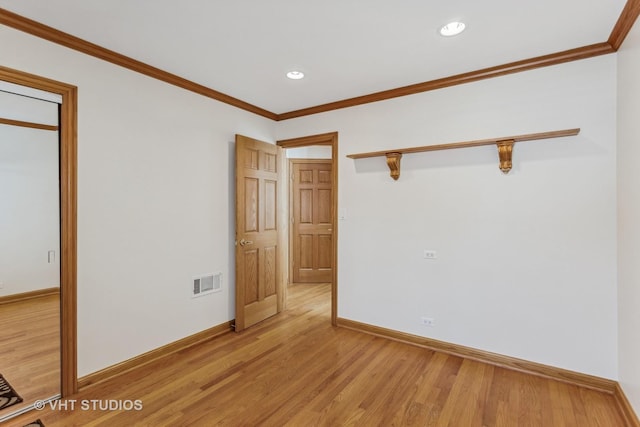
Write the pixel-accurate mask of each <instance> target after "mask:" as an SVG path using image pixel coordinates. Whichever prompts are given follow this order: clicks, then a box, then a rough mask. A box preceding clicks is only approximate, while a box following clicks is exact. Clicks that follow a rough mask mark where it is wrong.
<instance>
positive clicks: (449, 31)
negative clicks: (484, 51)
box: [440, 21, 466, 37]
mask: <svg viewBox="0 0 640 427" xmlns="http://www.w3.org/2000/svg"><path fill="white" fill-rule="evenodd" d="M465 27H466V25H465V24H464V22H457V21H454V22H449V23H448V24H447V25H444V26H443V27H442V28H440V34H441V35H443V36H445V37H451V36H457V35H458V34H460V33H461V32H463V31H464V29H465Z"/></svg>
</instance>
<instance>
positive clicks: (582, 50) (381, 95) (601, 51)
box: [0, 0, 640, 121]
mask: <svg viewBox="0 0 640 427" xmlns="http://www.w3.org/2000/svg"><path fill="white" fill-rule="evenodd" d="M638 15H640V0H627V3H626V4H625V7H624V9H623V11H622V13H621V15H620V17H619V18H618V21H617V23H616V25H615V27H614V28H613V30H612V32H611V35H610V36H609V39H608V41H606V42H602V43H596V44H592V45H588V46H583V47H579V48H575V49H569V50H565V51H562V52H557V53H552V54H549V55H543V56H538V57H535V58H529V59H523V60H520V61H516V62H510V63H507V64H502V65H497V66H494V67H489V68H483V69H481V70H476V71H471V72H467V73H463V74H457V75H454V76H449V77H444V78H440V79H436V80H430V81H426V82H422V83H416V84H413V85H408V86H403V87H399V88H395V89H388V90H384V91H381V92H375V93H372V94H368V95H362V96H357V97H354V98H348V99H343V100H340V101H334V102H330V103H326V104H321V105H316V106H313V107H308V108H303V109H299V110H294V111H289V112H285V113H281V114H276V113H273V112H271V111H268V110H265V109H263V108H260V107H258V106H256V105H253V104H249V103H247V102H245V101H242V100H240V99H237V98H234V97H232V96H229V95H226V94H224V93H222V92H218V91H217V90H214V89H211V88H208V87H206V86H203V85H201V84H198V83H195V82H193V81H190V80H187V79H185V78H183V77H180V76H177V75H175V74H171V73H169V72H167V71H164V70H161V69H159V68H156V67H153V66H151V65H148V64H145V63H143V62H141V61H138V60H136V59H133V58H130V57H128V56H125V55H122V54H120V53H117V52H114V51H112V50H109V49H106V48H104V47H101V46H99V45H96V44H94V43H91V42H88V41H86V40H83V39H80V38H79V37H76V36H73V35H71V34H68V33H65V32H62V31H59V30H56V29H55V28H52V27H49V26H47V25H44V24H41V23H39V22H36V21H33V20H31V19H29V18H26V17H23V16H21V15H18V14H15V13H13V12H10V11H8V10H6V9H2V8H0V24H2V25H6V26H8V27H12V28H14V29H17V30H20V31H23V32H26V33H28V34H31V35H34V36H36V37H40V38H42V39H45V40H48V41H51V42H53V43H56V44H59V45H62V46H65V47H68V48H70V49H73V50H76V51H78V52H82V53H85V54H87V55H91V56H93V57H96V58H99V59H102V60H105V61H108V62H111V63H113V64H116V65H119V66H122V67H124V68H127V69H129V70H132V71H135V72H138V73H141V74H144V75H146V76H149V77H152V78H155V79H158V80H161V81H164V82H166V83H169V84H172V85H174V86H178V87H180V88H182V89H185V90H188V91H191V92H195V93H197V94H199V95H202V96H206V97H208V98H211V99H215V100H217V101H220V102H223V103H225V104H228V105H232V106H234V107H237V108H240V109H242V110H245V111H249V112H251V113H254V114H257V115H259V116H262V117H265V118H268V119H271V120H276V121H282V120H289V119H293V118H297V117H303V116H309V115H313V114H319V113H324V112H328V111H333V110H338V109H343V108H348V107H355V106H358V105H363V104H368V103H372V102H378V101H383V100H387V99H392V98H398V97H402V96H408V95H414V94H417V93H422V92H427V91H431V90H436V89H442V88H445V87H450V86H456V85H461V84H465V83H471V82H475V81H479V80H484V79H490V78H494V77H500V76H504V75H508V74H514V73H519V72H522V71H528V70H532V69H535V68H542V67H548V66H551V65H556V64H561V63H565V62H570V61H577V60H581V59H587V58H591V57H595V56H599V55H606V54H609V53H614V52H616V51H617V50H618V49H619V48H620V46H621V45H622V43H623V41H624V39H625V37H626V36H627V34H628V33H629V31H630V30H631V28H632V27H633V24H634V22H635V21H636V19H637V17H638Z"/></svg>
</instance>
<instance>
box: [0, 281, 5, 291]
mask: <svg viewBox="0 0 640 427" xmlns="http://www.w3.org/2000/svg"><path fill="white" fill-rule="evenodd" d="M2 288H4V282H3V281H2V280H0V289H2Z"/></svg>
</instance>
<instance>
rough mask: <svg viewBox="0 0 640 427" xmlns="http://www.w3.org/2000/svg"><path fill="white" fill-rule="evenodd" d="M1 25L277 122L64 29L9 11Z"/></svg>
mask: <svg viewBox="0 0 640 427" xmlns="http://www.w3.org/2000/svg"><path fill="white" fill-rule="evenodd" d="M0 24H2V25H6V26H8V27H11V28H14V29H16V30H19V31H23V32H25V33H28V34H31V35H33V36H36V37H40V38H42V39H45V40H48V41H50V42H53V43H56V44H59V45H61V46H65V47H68V48H69V49H73V50H76V51H78V52H82V53H85V54H87V55H90V56H93V57H95V58H99V59H102V60H105V61H107V62H111V63H112V64H115V65H119V66H121V67H124V68H127V69H129V70H132V71H135V72H137V73H140V74H144V75H146V76H149V77H152V78H154V79H158V80H160V81H163V82H165V83H169V84H171V85H174V86H178V87H179V88H182V89H186V90H188V91H191V92H195V93H197V94H199V95H202V96H206V97H207V98H212V99H215V100H216V101H220V102H223V103H225V104H229V105H232V106H234V107H237V108H240V109H242V110H245V111H249V112H251V113H254V114H257V115H259V116H262V117H266V118H268V119H271V120H276V119H277V114H275V113H272V112H271V111H267V110H265V109H263V108H260V107H257V106H255V105H252V104H249V103H248V102H245V101H242V100H240V99H237V98H234V97H232V96H229V95H226V94H224V93H222V92H218V91H217V90H214V89H211V88H208V87H206V86H203V85H201V84H198V83H195V82H192V81H191V80H187V79H185V78H183V77H180V76H177V75H175V74H171V73H169V72H167V71H164V70H161V69H159V68H156V67H153V66H151V65H148V64H145V63H144V62H141V61H138V60H136V59H133V58H130V57H128V56H125V55H122V54H120V53H118V52H114V51H112V50H109V49H106V48H104V47H102V46H98V45H97V44H94V43H91V42H88V41H86V40H83V39H81V38H79V37H76V36H72V35H71V34H68V33H65V32H63V31H60V30H56V29H55V28H53V27H49V26H47V25H44V24H41V23H39V22H37V21H33V20H31V19H29V18H25V17H24V16H21V15H18V14H15V13H13V12H10V11H8V10H6V9H2V8H0Z"/></svg>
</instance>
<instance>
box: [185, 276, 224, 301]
mask: <svg viewBox="0 0 640 427" xmlns="http://www.w3.org/2000/svg"><path fill="white" fill-rule="evenodd" d="M221 290H222V273H215V274H207V275H205V276H198V277H194V278H193V288H192V289H191V296H192V297H201V296H203V295H207V294H212V293H214V292H220V291H221Z"/></svg>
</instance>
